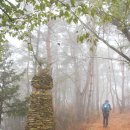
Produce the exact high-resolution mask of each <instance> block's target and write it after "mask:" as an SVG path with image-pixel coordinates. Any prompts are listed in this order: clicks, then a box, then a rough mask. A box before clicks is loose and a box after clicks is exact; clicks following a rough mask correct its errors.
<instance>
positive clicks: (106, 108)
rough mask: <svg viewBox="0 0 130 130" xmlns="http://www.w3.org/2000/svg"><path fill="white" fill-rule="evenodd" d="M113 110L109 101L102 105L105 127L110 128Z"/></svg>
mask: <svg viewBox="0 0 130 130" xmlns="http://www.w3.org/2000/svg"><path fill="white" fill-rule="evenodd" d="M110 110H111V105H110V104H109V101H108V100H105V103H104V104H103V105H102V113H103V127H107V126H108V118H109V111H110Z"/></svg>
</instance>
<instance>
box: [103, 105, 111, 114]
mask: <svg viewBox="0 0 130 130" xmlns="http://www.w3.org/2000/svg"><path fill="white" fill-rule="evenodd" d="M102 109H103V112H109V110H110V106H109V104H107V103H105V104H103V108H102Z"/></svg>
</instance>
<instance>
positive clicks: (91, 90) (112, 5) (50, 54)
mask: <svg viewBox="0 0 130 130" xmlns="http://www.w3.org/2000/svg"><path fill="white" fill-rule="evenodd" d="M0 31H1V33H0V124H1V128H2V130H24V126H25V124H26V115H27V109H28V105H29V95H30V94H31V92H32V91H33V90H32V86H31V79H32V77H33V76H34V75H35V74H36V73H37V71H38V67H39V65H42V66H43V67H45V66H51V69H52V77H53V90H52V94H53V104H54V112H55V115H54V116H55V122H56V130H69V129H72V128H74V125H75V124H81V123H84V122H86V123H88V122H90V121H94V120H96V119H97V118H98V117H99V116H100V113H101V105H102V103H103V102H104V100H105V99H108V100H109V101H110V104H111V105H112V112H119V113H123V112H126V111H129V110H130V58H129V57H130V0H103V1H102V0H96V1H95V0H2V1H0Z"/></svg>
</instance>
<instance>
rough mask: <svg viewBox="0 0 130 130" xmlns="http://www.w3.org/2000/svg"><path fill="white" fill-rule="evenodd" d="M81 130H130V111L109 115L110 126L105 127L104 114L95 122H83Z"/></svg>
mask: <svg viewBox="0 0 130 130" xmlns="http://www.w3.org/2000/svg"><path fill="white" fill-rule="evenodd" d="M80 130H130V112H129V113H124V114H112V113H110V117H109V126H108V127H107V128H103V124H102V116H101V117H100V118H99V119H98V120H97V121H96V122H94V123H89V124H82V125H81V127H80Z"/></svg>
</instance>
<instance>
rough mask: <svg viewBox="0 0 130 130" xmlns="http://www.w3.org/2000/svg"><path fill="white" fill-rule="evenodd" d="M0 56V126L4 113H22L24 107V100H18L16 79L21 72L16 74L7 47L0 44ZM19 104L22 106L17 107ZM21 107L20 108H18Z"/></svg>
mask: <svg viewBox="0 0 130 130" xmlns="http://www.w3.org/2000/svg"><path fill="white" fill-rule="evenodd" d="M0 48H2V49H1V51H2V53H1V56H0V126H1V122H2V117H3V115H4V114H10V115H11V114H15V115H16V113H18V112H19V111H21V112H22V114H23V113H24V110H25V109H26V106H25V102H24V101H21V100H19V93H18V90H19V85H18V81H19V80H20V77H21V76H22V73H20V74H18V73H17V72H16V70H15V69H14V66H13V64H14V61H13V60H11V53H10V51H9V49H8V48H9V47H8V45H7V44H6V46H5V45H4V46H1V47H0ZM19 104H22V105H23V106H24V107H23V106H21V107H19ZM20 109H21V110H20Z"/></svg>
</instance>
